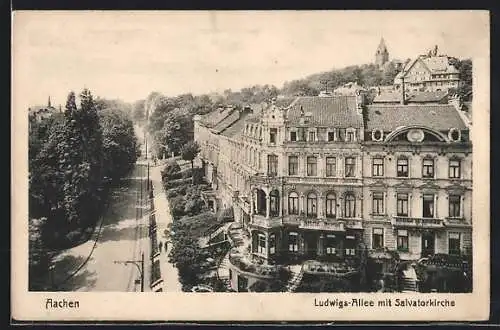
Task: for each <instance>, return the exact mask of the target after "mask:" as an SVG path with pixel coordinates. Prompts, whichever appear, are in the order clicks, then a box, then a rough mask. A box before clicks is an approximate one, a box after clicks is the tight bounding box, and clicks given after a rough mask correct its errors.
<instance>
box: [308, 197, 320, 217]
mask: <svg viewBox="0 0 500 330" xmlns="http://www.w3.org/2000/svg"><path fill="white" fill-rule="evenodd" d="M317 205H318V198H317V197H316V194H315V193H309V194H308V195H307V216H311V217H315V216H317V215H318V213H317V208H316V206H317Z"/></svg>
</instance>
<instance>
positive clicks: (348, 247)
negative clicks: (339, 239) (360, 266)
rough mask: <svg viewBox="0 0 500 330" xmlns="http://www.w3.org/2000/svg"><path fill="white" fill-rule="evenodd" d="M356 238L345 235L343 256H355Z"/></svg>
mask: <svg viewBox="0 0 500 330" xmlns="http://www.w3.org/2000/svg"><path fill="white" fill-rule="evenodd" d="M356 245H357V244H356V236H354V235H346V236H345V241H344V248H345V255H346V256H355V255H356Z"/></svg>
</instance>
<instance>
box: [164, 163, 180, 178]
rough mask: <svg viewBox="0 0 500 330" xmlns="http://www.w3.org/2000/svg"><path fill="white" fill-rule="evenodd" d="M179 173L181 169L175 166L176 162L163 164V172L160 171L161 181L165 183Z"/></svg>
mask: <svg viewBox="0 0 500 330" xmlns="http://www.w3.org/2000/svg"><path fill="white" fill-rule="evenodd" d="M180 171H181V167H180V166H179V165H178V164H177V162H176V161H168V162H167V163H166V164H165V167H164V168H163V170H162V171H161V177H162V179H163V181H166V180H168V179H170V178H172V176H174V175H176V174H178V173H179V172H180ZM179 175H180V174H179Z"/></svg>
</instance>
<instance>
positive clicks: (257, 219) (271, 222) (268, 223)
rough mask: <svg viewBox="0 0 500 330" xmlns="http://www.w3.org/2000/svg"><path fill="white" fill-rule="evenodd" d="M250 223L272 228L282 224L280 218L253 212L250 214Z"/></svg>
mask: <svg viewBox="0 0 500 330" xmlns="http://www.w3.org/2000/svg"><path fill="white" fill-rule="evenodd" d="M251 223H252V225H254V226H258V227H262V228H274V227H279V226H281V225H282V224H283V220H282V219H281V218H273V217H270V218H269V219H267V218H266V217H265V216H262V215H259V214H254V215H253V216H252V222H251Z"/></svg>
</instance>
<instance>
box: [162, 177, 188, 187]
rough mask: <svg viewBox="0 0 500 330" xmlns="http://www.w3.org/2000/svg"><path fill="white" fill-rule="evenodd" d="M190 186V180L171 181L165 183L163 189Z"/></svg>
mask: <svg viewBox="0 0 500 330" xmlns="http://www.w3.org/2000/svg"><path fill="white" fill-rule="evenodd" d="M190 184H191V179H175V180H173V179H171V180H167V181H165V188H167V189H170V188H175V187H179V186H187V185H190Z"/></svg>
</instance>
